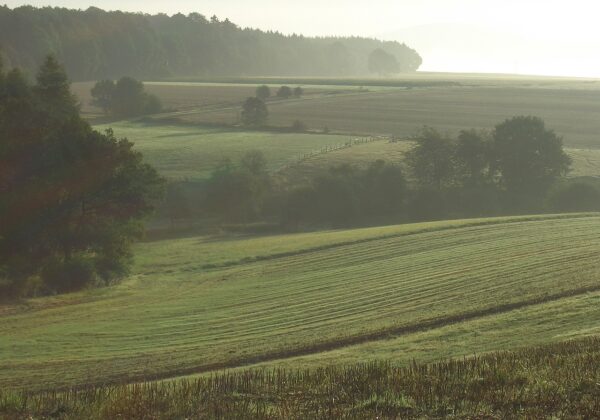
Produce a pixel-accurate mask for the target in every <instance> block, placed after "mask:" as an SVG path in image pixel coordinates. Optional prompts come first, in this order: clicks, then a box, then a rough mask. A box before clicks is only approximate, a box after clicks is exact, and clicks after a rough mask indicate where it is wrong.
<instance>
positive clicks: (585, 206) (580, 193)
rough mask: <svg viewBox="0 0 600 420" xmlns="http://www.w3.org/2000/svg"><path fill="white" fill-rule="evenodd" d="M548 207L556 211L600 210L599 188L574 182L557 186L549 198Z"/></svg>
mask: <svg viewBox="0 0 600 420" xmlns="http://www.w3.org/2000/svg"><path fill="white" fill-rule="evenodd" d="M549 202H550V209H551V210H552V211H557V212H580V211H600V190H599V189H598V188H596V187H594V186H593V185H590V184H586V183H583V182H576V183H573V184H569V185H566V186H563V187H561V188H559V189H558V190H557V191H555V192H554V193H553V194H552V195H551V196H550V198H549Z"/></svg>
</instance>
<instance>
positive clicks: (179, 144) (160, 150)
mask: <svg viewBox="0 0 600 420" xmlns="http://www.w3.org/2000/svg"><path fill="white" fill-rule="evenodd" d="M95 128H96V129H97V130H104V129H107V128H112V129H113V130H114V132H115V135H116V136H118V137H127V138H128V139H129V140H131V141H132V142H134V143H135V146H136V148H137V149H138V150H140V151H141V152H142V153H143V154H144V157H145V158H146V160H147V161H148V162H149V163H150V164H152V165H154V166H155V167H156V168H157V169H158V170H159V172H160V173H161V174H163V175H164V176H166V177H168V178H172V179H192V180H198V179H205V178H207V177H209V176H210V173H211V172H212V171H213V170H214V169H215V167H216V166H217V165H218V164H219V163H220V162H222V161H223V160H224V159H231V160H232V162H233V163H236V162H237V161H238V160H239V159H240V158H241V157H242V156H243V154H244V153H246V152H247V151H249V150H261V151H262V152H263V153H264V155H265V157H266V159H267V162H268V165H269V169H270V170H272V171H275V170H277V169H279V168H281V167H283V166H285V165H288V164H292V163H295V162H296V161H297V160H298V159H299V158H300V156H302V155H303V154H305V153H310V152H312V151H317V150H320V149H322V148H323V147H324V146H332V145H336V144H343V143H345V142H347V141H349V140H350V139H351V138H352V137H350V136H336V135H325V134H302V133H276V132H259V131H243V130H238V129H226V128H205V127H197V126H190V125H183V124H166V125H163V124H153V123H143V122H118V123H114V124H107V125H99V126H95Z"/></svg>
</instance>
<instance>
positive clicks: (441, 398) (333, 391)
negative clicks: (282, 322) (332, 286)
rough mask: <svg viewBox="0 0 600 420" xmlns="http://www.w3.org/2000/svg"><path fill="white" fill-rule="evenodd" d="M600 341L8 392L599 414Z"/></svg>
mask: <svg viewBox="0 0 600 420" xmlns="http://www.w3.org/2000/svg"><path fill="white" fill-rule="evenodd" d="M599 349H600V340H599V339H598V338H590V339H583V340H577V341H569V342H565V343H559V344H553V345H545V346H540V347H533V348H527V349H523V350H521V351H518V352H500V353H493V354H489V355H485V356H483V357H472V358H468V359H464V360H459V361H444V362H438V363H436V364H431V365H419V364H412V365H410V366H406V367H400V368H399V367H396V366H394V365H392V364H389V363H385V362H379V363H371V364H365V363H362V364H356V365H350V366H344V367H330V368H327V369H319V370H316V371H308V370H297V371H296V370H292V371H285V370H278V371H274V372H269V371H267V372H264V371H260V372H243V373H237V374H230V373H224V374H219V375H216V376H211V377H210V378H199V379H196V380H193V381H189V380H185V381H180V382H177V383H145V384H137V385H134V386H117V387H106V386H104V387H99V388H91V389H85V390H81V391H69V392H66V393H62V394H56V393H43V394H40V395H27V394H20V393H14V392H10V391H9V392H2V391H1V390H0V416H2V415H6V416H9V417H17V418H41V417H46V416H50V417H58V416H60V418H65V419H79V418H89V419H96V418H99V419H100V418H128V419H138V418H139V419H142V418H144V419H147V418H153V419H172V418H257V419H286V420H289V419H306V418H323V419H324V418H329V419H374V418H411V419H412V418H419V419H421V418H494V419H495V418H597V417H598V416H600V398H598V397H599V396H600V395H599V391H598V378H599V377H600V350H599Z"/></svg>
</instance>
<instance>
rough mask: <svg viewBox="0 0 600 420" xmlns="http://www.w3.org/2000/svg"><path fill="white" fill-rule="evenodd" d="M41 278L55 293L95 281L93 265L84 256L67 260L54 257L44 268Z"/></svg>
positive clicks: (69, 290) (71, 290) (81, 286)
mask: <svg viewBox="0 0 600 420" xmlns="http://www.w3.org/2000/svg"><path fill="white" fill-rule="evenodd" d="M42 278H43V279H44V283H45V284H46V286H47V287H48V288H49V289H51V290H52V291H54V292H56V293H67V292H74V291H77V290H81V289H84V288H85V287H87V286H91V285H92V284H93V283H94V282H95V280H96V275H95V267H94V264H93V262H92V261H91V260H90V259H89V258H86V257H84V256H76V257H73V258H71V259H70V260H67V261H61V260H58V259H55V260H53V261H52V262H51V263H49V264H48V265H47V266H46V267H45V268H44V271H43V272H42Z"/></svg>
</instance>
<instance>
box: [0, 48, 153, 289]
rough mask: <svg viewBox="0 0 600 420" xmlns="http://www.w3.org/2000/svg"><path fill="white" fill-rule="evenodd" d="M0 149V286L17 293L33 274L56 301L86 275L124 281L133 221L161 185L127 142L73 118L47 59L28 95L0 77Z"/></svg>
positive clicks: (75, 113) (69, 98)
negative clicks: (0, 276) (1, 85)
mask: <svg viewBox="0 0 600 420" xmlns="http://www.w3.org/2000/svg"><path fill="white" fill-rule="evenodd" d="M0 139H1V146H2V147H1V148H0V167H1V168H2V172H0V220H1V221H2V225H1V229H0V258H1V260H0V261H1V262H0V264H1V265H2V266H3V267H4V271H5V276H7V277H8V278H10V279H11V281H12V282H13V283H22V284H23V283H26V282H28V281H29V280H28V279H30V278H32V277H33V276H36V275H40V274H41V275H42V277H43V278H44V280H45V285H46V286H47V288H48V291H55V292H62V291H67V290H73V289H75V288H78V287H80V286H82V285H83V284H86V283H92V282H93V281H95V275H98V276H99V278H100V280H102V281H103V282H108V281H111V280H112V279H113V278H114V277H115V276H117V277H118V276H119V275H122V274H124V273H125V272H126V267H127V266H128V259H129V256H130V253H129V252H128V251H127V250H128V249H129V244H130V243H131V241H132V240H133V239H134V238H135V236H136V235H137V233H138V232H139V226H138V220H140V219H141V218H142V217H143V216H145V215H146V214H148V213H149V212H150V211H151V209H152V203H151V200H152V199H153V198H155V197H157V194H158V192H159V190H160V185H161V182H162V181H161V178H160V177H159V176H158V175H157V174H156V172H155V171H154V169H152V168H151V167H150V166H148V165H146V164H144V163H143V161H142V156H141V155H140V154H139V153H138V152H135V151H134V150H133V149H132V146H133V145H132V144H131V143H130V142H128V141H127V140H126V139H117V138H115V136H114V135H113V133H112V132H111V131H107V132H106V133H99V132H96V131H93V130H92V129H91V127H90V126H89V124H87V123H86V122H85V121H83V120H82V119H81V118H80V117H79V110H78V106H77V103H76V101H75V99H74V97H73V95H72V94H71V92H70V90H69V83H68V80H67V77H66V74H65V73H64V71H63V69H62V67H61V66H60V65H59V64H58V62H57V61H56V60H55V59H54V58H53V57H48V58H47V59H46V61H45V62H44V65H43V66H42V67H41V68H40V70H39V72H38V76H37V83H36V85H35V86H30V85H29V84H28V83H27V81H26V80H25V79H24V77H23V76H22V75H21V73H20V72H19V71H17V70H13V71H11V72H10V73H9V74H8V75H6V89H5V93H4V95H3V96H2V97H0ZM50 266H52V269H50ZM90 267H91V268H90ZM61 272H62V274H61ZM68 273H71V274H74V276H73V277H72V278H71V277H70V276H69V275H68ZM75 274H76V275H75Z"/></svg>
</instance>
